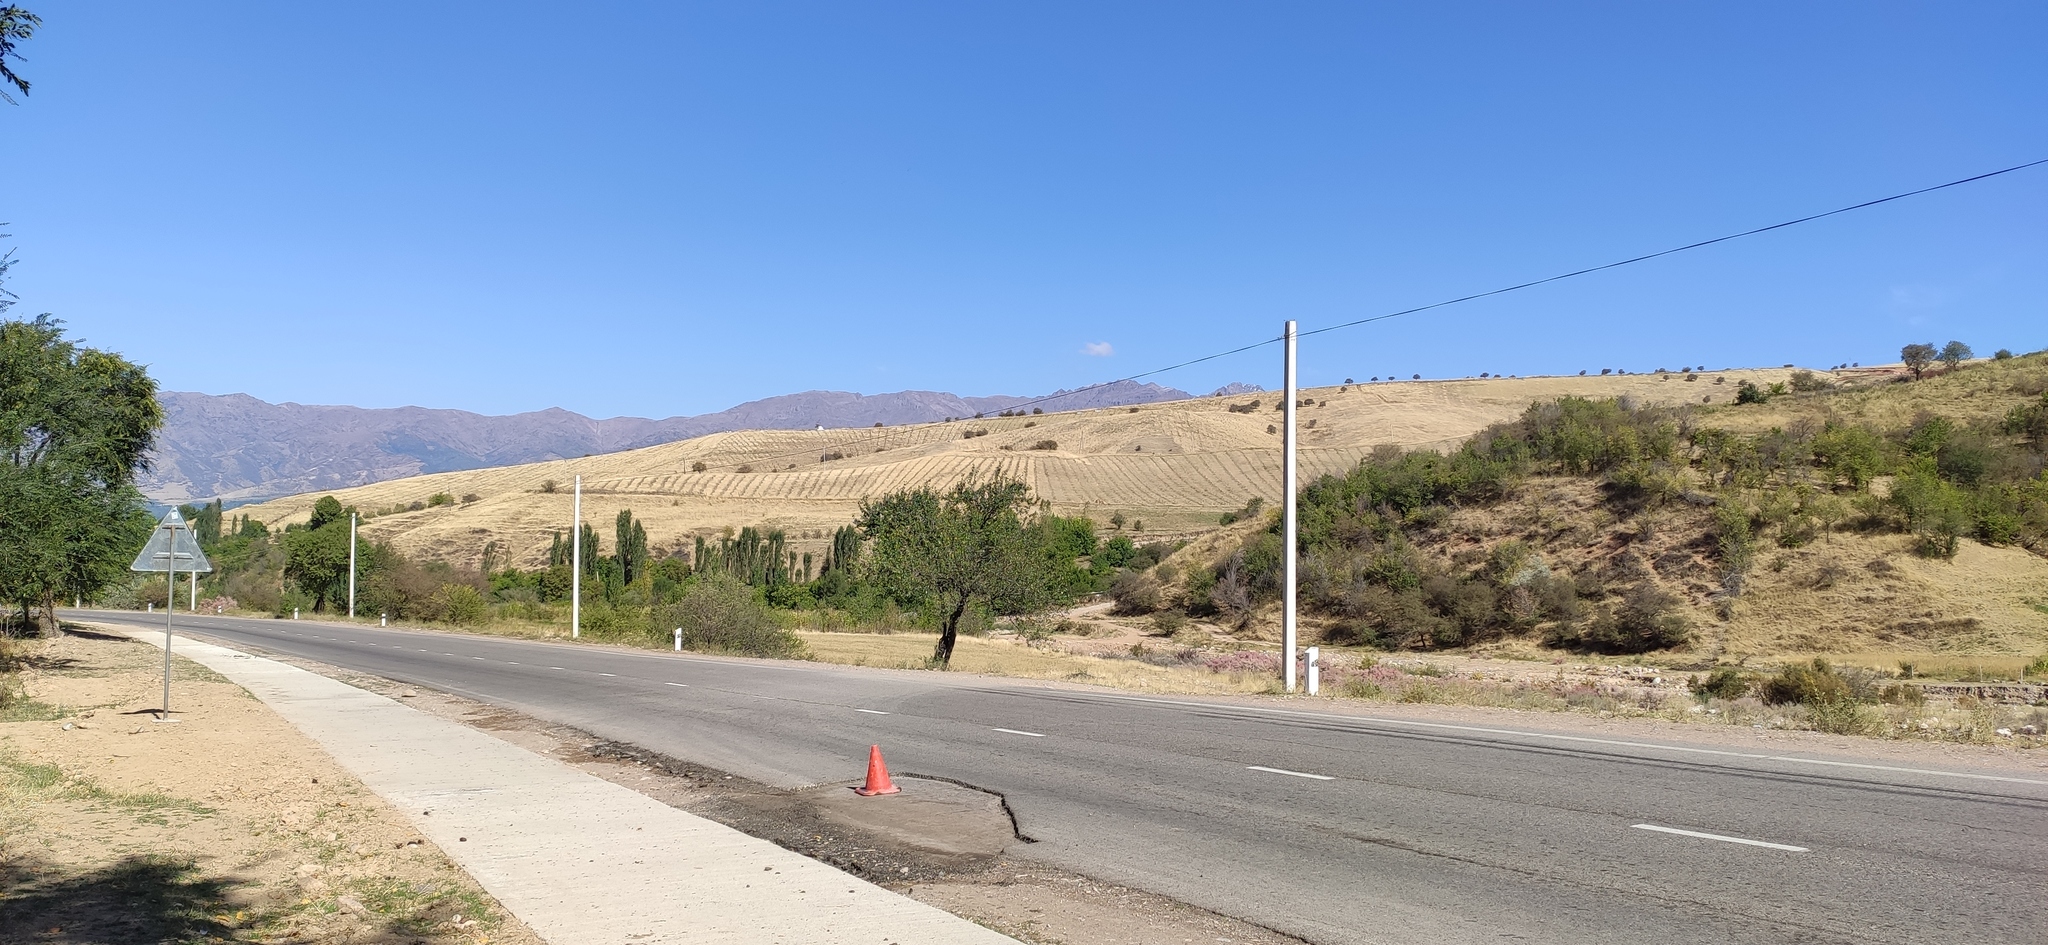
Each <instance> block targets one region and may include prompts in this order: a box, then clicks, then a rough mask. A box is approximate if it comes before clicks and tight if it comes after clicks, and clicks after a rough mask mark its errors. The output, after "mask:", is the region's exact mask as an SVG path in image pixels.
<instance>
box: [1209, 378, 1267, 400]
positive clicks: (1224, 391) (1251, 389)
mask: <svg viewBox="0 0 2048 945" xmlns="http://www.w3.org/2000/svg"><path fill="white" fill-rule="evenodd" d="M1264 390H1265V388H1263V387H1260V386H1259V385H1257V384H1247V383H1245V382H1243V381H1231V382H1230V383H1228V384H1225V385H1223V386H1222V387H1218V388H1216V389H1215V390H1213V391H1211V392H1209V396H1211V397H1236V396H1237V395H1239V394H1257V393H1261V392H1263V391H1264Z"/></svg>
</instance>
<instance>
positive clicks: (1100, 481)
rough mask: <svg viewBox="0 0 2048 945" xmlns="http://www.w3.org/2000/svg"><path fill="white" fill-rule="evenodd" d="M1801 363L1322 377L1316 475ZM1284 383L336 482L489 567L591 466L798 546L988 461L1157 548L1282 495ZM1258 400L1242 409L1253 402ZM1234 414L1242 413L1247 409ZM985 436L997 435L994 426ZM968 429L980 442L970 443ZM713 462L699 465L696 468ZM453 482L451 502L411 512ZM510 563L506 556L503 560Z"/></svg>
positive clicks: (714, 520) (407, 528) (553, 522)
mask: <svg viewBox="0 0 2048 945" xmlns="http://www.w3.org/2000/svg"><path fill="white" fill-rule="evenodd" d="M1790 373H1791V371H1790V370H1789V369H1768V370H1744V371H1725V372H1716V373H1711V374H1701V375H1699V376H1698V377H1697V379H1696V380H1694V381H1690V382H1688V381H1686V380H1684V379H1683V377H1682V376H1679V375H1669V374H1665V375H1659V374H1628V375H1615V376H1609V377H1535V378H1490V379H1485V380H1462V381H1398V382H1380V383H1368V384H1362V385H1346V386H1343V387H1324V388H1314V389H1306V390H1303V391H1302V397H1303V398H1305V399H1307V400H1310V401H1313V404H1312V405H1310V406H1306V407H1304V408H1303V409H1302V410H1301V411H1300V422H1301V424H1302V427H1303V429H1302V436H1301V473H1302V477H1303V481H1304V482H1306V481H1308V480H1310V479H1312V478H1313V477H1315V476H1318V475H1321V474H1323V473H1335V472H1341V471H1343V470H1346V469H1349V468H1350V467H1351V466H1353V465H1355V464H1356V463H1357V462H1358V460H1359V459H1360V458H1362V457H1363V456H1365V455H1366V454H1367V453H1369V452H1371V450H1372V448H1373V446H1375V445H1377V444H1383V443H1390V444H1396V445H1400V446H1407V447H1415V446H1447V445H1451V444H1455V443H1457V442H1459V441H1461V440H1462V439H1464V438H1465V437H1467V436H1470V435H1471V434H1472V433H1474V432H1476V431H1478V430H1479V429H1481V428H1482V427H1484V426H1486V425H1487V424H1489V423H1493V422H1496V421H1501V420H1506V419H1510V418H1512V417H1515V416H1516V415H1518V414H1520V413H1521V411H1522V410H1523V409H1524V408H1525V407H1527V406H1528V405H1529V404H1530V403H1531V402H1532V401H1538V400H1549V399H1553V398H1556V397H1559V396H1563V395H1566V394H1580V395H1585V396H1592V397H1612V396H1621V395H1627V396H1631V397H1635V398H1637V399H1639V400H1641V401H1643V402H1646V403H1699V402H1701V401H1703V400H1705V401H1708V402H1711V403H1726V402H1728V401H1730V400H1732V399H1733V397H1734V393H1735V385H1736V383H1737V382H1738V381H1740V380H1753V381H1756V382H1757V383H1771V382H1775V381H1782V380H1784V379H1785V378H1786V377H1787V376H1788V375H1789V374H1790ZM1279 400H1280V398H1279V396H1278V395H1277V394H1275V393H1272V392H1266V393H1263V394H1252V395H1246V396H1241V397H1235V398H1201V399H1196V400H1184V401H1174V402H1169V403H1162V404H1151V405H1147V406H1143V407H1136V408H1124V407H1117V408H1106V409H1100V410H1085V411H1074V412H1067V413H1049V414H1043V415H1038V416H1025V417H988V418H984V419H979V420H960V421H954V422H951V423H927V424H918V425H912V426H896V427H877V428H871V429H836V430H809V431H803V430H772V431H740V432H733V433H716V434H712V435H709V436H703V437H698V438H695V439H690V440H684V441H680V442H676V443H667V444H663V445H660V446H652V447H647V448H644V449H637V450H629V451H625V452H620V453H608V454H604V455H598V456H587V457H583V458H581V459H573V460H559V461H554V462H546V463H533V464H528V465H520V466H506V467H499V468H495V469H483V470H470V471H465V472H452V473H439V474H435V475H429V476H417V477H413V478H410V479H399V480H393V481H390V482H382V483H376V484H373V485H368V486H360V487H357V488H353V489H344V490H339V491H337V492H334V493H332V494H333V495H334V496H336V497H337V498H339V499H340V500H341V501H342V502H343V503H344V504H348V505H354V506H357V507H359V508H361V509H362V510H363V511H364V512H365V513H366V514H368V515H370V517H369V519H368V520H367V522H366V523H365V525H364V533H365V534H366V535H367V536H368V537H370V538H373V539H377V540H384V541H389V542H391V543H392V544H393V545H395V546H396V547H398V548H399V549H401V550H403V551H405V552H407V553H408V554H415V555H425V556H428V557H435V558H440V559H442V560H446V561H449V562H451V563H456V564H463V565H473V564H475V563H476V562H477V561H478V560H479V559H480V558H481V556H482V554H483V550H484V547H485V545H486V544H488V543H492V542H495V543H496V544H497V547H498V548H500V549H503V550H504V553H509V554H510V555H511V560H512V561H513V562H514V563H518V564H521V565H524V566H534V565H538V564H543V563H545V560H546V555H547V548H548V544H549V542H550V540H551V538H552V536H553V535H554V533H555V532H556V531H558V530H561V531H563V532H564V533H565V534H566V530H567V529H568V528H569V523H570V521H571V512H570V494H569V493H570V482H571V479H572V477H574V476H577V475H581V476H582V477H583V483H584V496H583V506H584V508H583V515H584V520H585V521H588V522H591V523H592V524H593V525H595V526H596V527H597V529H598V533H599V534H600V535H601V536H603V537H604V541H605V543H606V545H607V547H608V546H609V543H610V535H611V522H612V520H613V519H614V518H615V517H616V516H617V514H618V512H619V510H621V509H627V508H630V509H632V510H633V512H634V514H635V515H637V516H639V517H640V518H641V519H642V520H643V521H645V523H646V527H647V531H648V534H649V535H650V536H651V538H652V539H653V542H654V544H655V546H656V548H657V549H665V548H674V547H679V546H687V545H689V544H690V543H691V540H692V538H693V537H694V536H696V535H717V534H719V533H721V532H722V531H723V530H725V529H727V528H734V529H737V528H739V527H742V526H747V525H766V526H772V527H778V528H782V529H784V530H786V531H787V532H788V533H789V534H790V536H791V538H792V539H793V544H794V545H795V546H796V547H797V548H799V549H800V550H821V549H822V548H823V547H824V544H825V537H826V536H827V535H828V534H829V533H830V531H831V529H834V528H837V527H838V526H840V525H843V524H846V523H847V522H849V521H851V520H852V519H853V517H854V515H855V513H856V511H857V509H858V507H859V505H860V501H861V499H862V498H864V497H868V496H878V495H882V494H885V493H887V492H890V491H892V490H896V489H902V488H906V487H913V486H918V485H923V484H926V483H932V484H939V485H944V484H949V483H951V482H954V481H956V480H958V479H960V478H962V477H964V476H967V475H969V474H971V473H973V472H975V471H977V470H979V471H983V472H990V471H994V470H998V469H1000V470H1002V471H1004V472H1006V473H1008V474H1010V475H1012V476H1016V477H1018V478H1020V479H1022V480H1024V481H1025V482H1026V483H1029V484H1030V486H1031V487H1032V489H1033V490H1034V491H1035V493H1036V494H1037V495H1038V496H1039V497H1040V498H1042V499H1045V500H1046V501H1048V502H1050V503H1051V505H1052V508H1053V509H1054V510H1055V511H1058V512H1060V513H1061V514H1069V515H1071V514H1085V515H1089V516H1092V517H1093V518H1095V519H1096V520H1097V521H1099V522H1103V523H1104V528H1105V529H1106V528H1107V522H1108V520H1109V518H1110V516H1111V515H1112V514H1114V513H1117V512H1121V513H1123V514H1124V516H1125V518H1126V519H1127V520H1129V521H1131V522H1132V523H1134V526H1135V523H1140V522H1142V528H1135V529H1134V535H1133V537H1135V538H1137V539H1138V540H1140V541H1143V540H1149V539H1153V538H1160V537H1169V536H1184V535H1188V534H1190V533H1193V532H1196V531H1200V530H1203V529H1206V528H1212V527H1214V526H1215V524H1216V519H1217V516H1218V515H1219V514H1220V513H1223V512H1226V511H1230V510H1232V509H1236V508H1240V507H1242V506H1243V505H1244V504H1245V502H1246V501H1247V500H1249V499H1251V498H1252V497H1254V496H1256V497H1260V498H1263V499H1265V500H1266V501H1267V502H1269V503H1271V502H1275V501H1277V500H1278V499H1279V497H1280V436H1279V433H1278V429H1279V427H1278V424H1279V422H1280V412H1279V410H1278V409H1277V407H1278V405H1279ZM1254 401H1256V402H1257V407H1256V408H1255V409H1251V410H1248V411H1247V410H1245V409H1244V405H1247V404H1250V403H1252V402H1254ZM1232 407H1237V408H1239V409H1238V410H1237V411H1233V410H1231V409H1230V408H1232ZM981 431H986V433H982V432H981ZM970 433H974V434H976V435H973V436H969V434H970ZM698 464H702V467H703V468H702V470H701V471H697V465H698ZM437 493H446V494H448V495H449V496H452V497H454V498H455V499H456V500H457V501H455V502H454V503H452V504H445V505H438V506H430V507H426V508H421V509H418V510H408V509H409V508H410V507H411V506H412V505H413V504H414V503H426V502H428V501H429V500H430V498H431V497H433V496H434V495H436V494H437ZM321 494H324V493H319V494H306V495H299V496H291V497H288V498H283V499H276V500H273V501H270V502H265V503H262V504H260V505H253V506H248V507H245V508H242V509H238V510H236V511H237V512H238V513H239V514H246V515H249V516H252V517H254V518H255V519H257V520H259V521H262V522H265V523H267V524H269V525H271V526H273V527H277V526H281V525H284V524H288V523H290V522H293V521H303V520H304V519H305V518H306V516H307V514H308V513H309V512H310V511H311V508H312V505H313V502H314V500H315V499H317V498H318V497H319V495H321ZM500 560H501V561H502V560H503V558H502V557H501V558H500Z"/></svg>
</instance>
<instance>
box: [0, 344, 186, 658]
mask: <svg viewBox="0 0 2048 945" xmlns="http://www.w3.org/2000/svg"><path fill="white" fill-rule="evenodd" d="M4 308H5V306H4V305H0V310H4ZM62 325H63V323H62V322H60V321H58V320H56V319H53V318H51V317H50V316H48V315H42V316H38V317H37V318H36V319H35V320H33V321H0V600H4V601H6V602H8V603H12V604H17V605H20V607H21V609H22V611H23V613H24V615H29V616H31V619H33V620H34V622H35V623H36V624H37V625H38V627H39V628H40V629H41V630H42V632H44V633H53V632H55V630H56V626H57V612H56V602H57V601H58V600H59V599H61V598H65V597H71V596H73V595H77V596H91V595H93V594H96V593H98V592H99V590H100V589H101V588H103V587H105V586H106V585H108V584H110V583H112V582H114V581H116V580H118V579H120V578H121V577H122V576H123V572H124V571H125V569H126V566H127V564H128V562H129V560H130V559H131V558H132V557H133V556H134V554H135V552H136V550H137V549H139V548H140V547H141V545H142V542H143V541H145V540H146V539H147V538H148V535H149V523H148V516H147V515H146V514H143V513H142V512H141V504H142V495H141V493H139V492H137V491H136V489H135V485H134V478H135V474H136V473H137V472H140V471H142V470H144V469H146V468H147V464H148V460H147V459H146V458H145V457H146V454H147V452H148V450H149V447H150V445H151V443H152V442H153V441H154V439H155V436H156V431H157V428H158V427H160V426H162V425H163V408H162V407H161V406H159V405H158V403H157V399H156V382H155V381H154V380H152V379H151V378H150V377H149V374H148V373H147V372H145V371H144V370H143V369H142V368H141V367H140V366H138V365H135V364H132V363H130V362H128V361H127V360H125V359H123V358H122V357H120V356H119V355H116V354H113V353H111V352H106V351H100V350H97V349H94V348H82V347H79V346H77V345H75V344H73V343H72V342H70V341H68V340H66V339H65V338H64V332H63V328H62ZM31 611H33V612H34V613H33V614H31Z"/></svg>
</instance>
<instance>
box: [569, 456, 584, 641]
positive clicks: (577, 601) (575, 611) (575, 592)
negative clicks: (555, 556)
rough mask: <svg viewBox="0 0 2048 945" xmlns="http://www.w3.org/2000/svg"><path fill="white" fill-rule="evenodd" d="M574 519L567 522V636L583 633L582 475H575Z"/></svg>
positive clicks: (573, 636) (575, 636)
mask: <svg viewBox="0 0 2048 945" xmlns="http://www.w3.org/2000/svg"><path fill="white" fill-rule="evenodd" d="M574 509H575V514H574V518H575V519H576V521H574V522H571V523H570V524H569V638H570V639H572V640H573V639H575V638H577V637H580V636H582V635H583V477H582V476H577V477H576V504H575V506H574Z"/></svg>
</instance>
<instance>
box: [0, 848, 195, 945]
mask: <svg viewBox="0 0 2048 945" xmlns="http://www.w3.org/2000/svg"><path fill="white" fill-rule="evenodd" d="M228 885H229V884H228V883H227V882H226V881H224V880H222V879H219V878H215V877H208V876H202V875H200V874H199V870H198V868H197V867H195V866H194V865H193V864H192V863H191V862H190V861H189V860H175V859H171V858H169V857H160V856H131V857H128V858H126V859H124V860H121V861H120V862H117V863H114V864H111V865H108V866H105V867H102V868H100V869H97V870H94V871H92V872H90V873H86V874H83V875H64V873H63V872H62V871H60V870H58V869H56V868H54V867H52V866H50V865H48V864H41V863H37V862H34V861H27V862H23V861H20V860H17V861H15V862H11V863H7V864H4V865H0V900H4V901H5V903H6V909H5V910H0V942H50V943H70V942H77V943H84V942H184V941H190V940H193V939H201V940H204V939H207V938H209V937H212V938H224V939H233V938H234V936H235V930H234V928H233V927H231V926H229V925H227V924H225V923H223V922H219V921H216V920H215V919H214V918H213V916H214V915H215V914H216V913H218V912H220V911H221V910H223V909H224V908H226V900H225V892H226V890H227V887H228Z"/></svg>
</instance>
